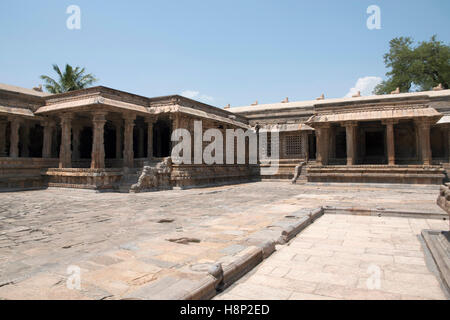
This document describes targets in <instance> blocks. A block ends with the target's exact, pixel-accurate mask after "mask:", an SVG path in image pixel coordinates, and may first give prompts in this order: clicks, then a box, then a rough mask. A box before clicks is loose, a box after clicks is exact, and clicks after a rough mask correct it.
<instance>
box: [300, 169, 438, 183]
mask: <svg viewBox="0 0 450 320" xmlns="http://www.w3.org/2000/svg"><path fill="white" fill-rule="evenodd" d="M307 178H308V181H309V182H355V183H408V184H442V181H443V180H444V178H445V174H444V169H442V168H441V167H440V166H419V165H405V166H401V165H396V166H389V165H356V166H351V167H350V166H311V167H309V168H308V170H307Z"/></svg>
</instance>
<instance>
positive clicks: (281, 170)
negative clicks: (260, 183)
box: [261, 159, 316, 182]
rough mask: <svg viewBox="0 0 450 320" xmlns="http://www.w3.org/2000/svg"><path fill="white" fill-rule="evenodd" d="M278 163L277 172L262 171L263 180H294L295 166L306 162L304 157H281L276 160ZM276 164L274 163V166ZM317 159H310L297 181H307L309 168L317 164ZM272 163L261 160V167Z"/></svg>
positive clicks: (266, 166)
mask: <svg viewBox="0 0 450 320" xmlns="http://www.w3.org/2000/svg"><path fill="white" fill-rule="evenodd" d="M275 161H276V162H277V163H276V164H277V165H278V172H277V173H276V174H270V175H265V174H264V171H262V172H261V179H262V180H292V178H293V177H294V172H295V167H296V166H297V165H299V164H300V163H301V162H304V161H305V160H303V159H280V160H275ZM273 165H274V164H272V166H273ZM315 165H316V162H315V161H308V163H307V165H306V166H305V167H303V168H302V171H301V173H300V176H299V177H298V179H297V182H306V181H307V176H306V172H307V168H308V167H310V166H315ZM270 166H271V164H269V163H267V162H266V161H261V168H268V167H270Z"/></svg>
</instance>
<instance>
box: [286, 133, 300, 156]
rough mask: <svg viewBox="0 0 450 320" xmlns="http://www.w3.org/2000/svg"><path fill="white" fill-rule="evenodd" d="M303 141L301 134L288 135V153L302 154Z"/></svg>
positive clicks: (288, 154) (289, 154)
mask: <svg viewBox="0 0 450 320" xmlns="http://www.w3.org/2000/svg"><path fill="white" fill-rule="evenodd" d="M302 154H303V143H302V137H301V136H300V135H291V136H286V155H287V156H292V155H302Z"/></svg>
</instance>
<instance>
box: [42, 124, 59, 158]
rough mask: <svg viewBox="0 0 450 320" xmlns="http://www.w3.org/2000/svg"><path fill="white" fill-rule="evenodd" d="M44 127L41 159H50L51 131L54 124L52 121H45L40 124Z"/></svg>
mask: <svg viewBox="0 0 450 320" xmlns="http://www.w3.org/2000/svg"><path fill="white" fill-rule="evenodd" d="M42 126H43V127H44V139H43V143H42V158H51V157H52V141H53V131H54V129H55V126H56V124H55V123H54V122H53V121H50V120H46V121H43V122H42Z"/></svg>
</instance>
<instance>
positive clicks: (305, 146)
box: [302, 131, 309, 161]
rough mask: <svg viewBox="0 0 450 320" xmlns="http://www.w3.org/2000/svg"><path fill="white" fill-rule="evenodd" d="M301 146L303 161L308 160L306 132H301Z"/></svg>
mask: <svg viewBox="0 0 450 320" xmlns="http://www.w3.org/2000/svg"><path fill="white" fill-rule="evenodd" d="M302 145H303V150H302V152H303V155H302V156H303V159H305V160H306V161H308V160H309V141H308V131H303V132H302Z"/></svg>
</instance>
